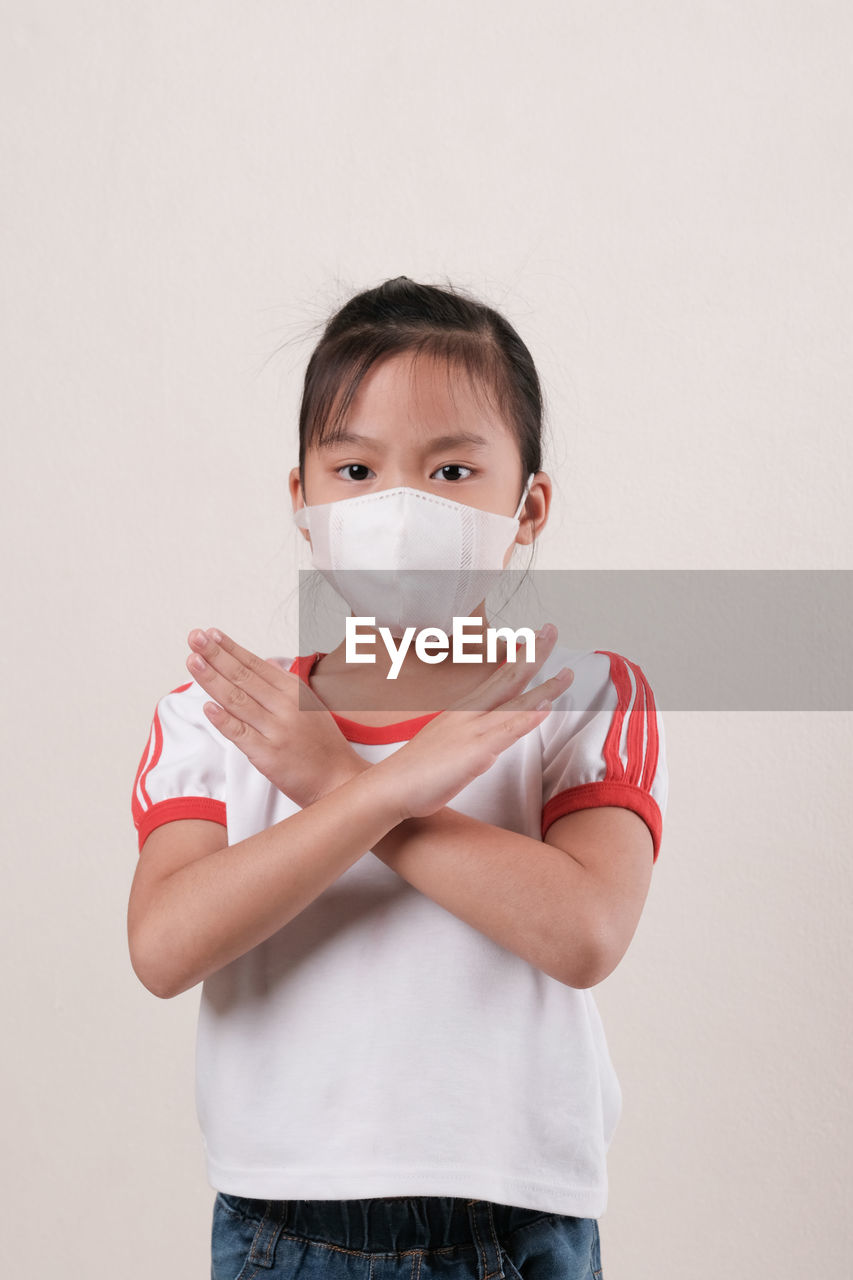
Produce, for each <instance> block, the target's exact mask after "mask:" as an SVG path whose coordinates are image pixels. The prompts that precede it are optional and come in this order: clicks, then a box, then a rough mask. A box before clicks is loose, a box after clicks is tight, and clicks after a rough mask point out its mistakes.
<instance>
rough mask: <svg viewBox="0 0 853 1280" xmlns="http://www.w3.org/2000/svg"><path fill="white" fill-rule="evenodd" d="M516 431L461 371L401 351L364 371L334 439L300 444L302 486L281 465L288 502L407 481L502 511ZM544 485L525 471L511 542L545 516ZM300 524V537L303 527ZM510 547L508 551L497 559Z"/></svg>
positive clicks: (513, 485) (511, 503) (511, 502)
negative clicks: (522, 498)
mask: <svg viewBox="0 0 853 1280" xmlns="http://www.w3.org/2000/svg"><path fill="white" fill-rule="evenodd" d="M521 471H522V462H521V455H520V453H519V448H518V444H517V442H516V439H515V436H514V435H513V434H512V432H511V431H510V429H509V427H508V426H507V424H506V423H505V422H504V421H503V420H502V419H501V418H500V417H499V416H498V414H497V413H496V411H495V410H492V409H491V408H490V407H489V405H488V403H485V402H481V400H479V399H478V398H477V396H476V395H475V393H474V391H473V389H472V388H471V386H470V384H469V381H468V378H467V377H465V376H459V375H454V373H453V372H452V371H451V373H450V377H449V378H448V372H447V365H446V364H445V363H444V362H443V361H439V360H435V359H433V358H431V357H424V356H420V357H417V358H414V359H413V358H412V355H411V353H409V352H402V353H400V354H399V355H395V356H391V357H389V358H388V359H386V360H384V361H382V362H381V363H380V364H378V365H374V366H373V367H372V368H371V369H369V370H368V372H367V374H366V375H365V377H364V379H363V380H362V382H361V384H360V386H359V388H358V391H357V392H356V395H355V398H354V400H353V402H352V405H351V407H350V412H349V417H348V421H347V424H346V432H345V435H344V436H343V438H342V439H340V440H338V441H337V442H335V443H334V444H327V445H324V446H322V447H321V448H319V449H318V448H316V447H315V448H311V449H307V450H306V452H305V495H304V500H303V495H302V491H301V489H300V485H299V468H298V467H294V468H293V470H292V471H291V473H290V478H289V484H290V493H291V498H292V501H293V509H294V511H296V510H298V509H299V507H302V506H304V505H305V502H307V503H310V504H311V505H312V506H316V505H319V504H320V503H325V502H337V501H338V500H339V499H342V498H353V497H356V496H357V495H358V494H361V493H377V492H378V491H379V490H381V489H393V488H396V487H397V486H398V485H408V486H409V487H410V488H412V489H423V490H425V491H426V492H428V493H436V494H439V495H440V496H441V497H445V498H450V499H451V500H453V501H455V502H465V503H467V504H468V505H469V506H471V507H479V508H481V509H482V510H484V511H495V512H498V513H499V514H501V515H507V516H511V515H512V514H513V512H514V511H515V509H516V507H517V506H518V500H519V497H520V496H521V489H522V485H523V483H524V480H525V479H526V477H523V476H522V474H521ZM550 490H551V485H550V481H549V480H548V477H547V476H546V474H545V472H544V471H540V472H538V473H537V475H536V476H535V477H534V479H533V482H532V484H531V486H530V492H529V494H528V498H527V501H526V503H525V509H524V510H523V511H521V512H519V520H520V522H521V523H520V526H519V530H518V535H517V537H516V542H519V543H521V544H523V545H524V544H527V543H530V542H532V541H533V538H534V536H535V534H538V532H539V531H540V529H541V528H542V526H543V525H544V523H545V519H546V517H547V511H548V506H549V503H550ZM300 532H301V533H302V534H303V535H304V537H306V538H308V531H307V530H305V529H303V530H300ZM511 553H512V546H510V547H509V548H508V550H507V553H506V557H505V559H504V566H506V564H507V563H508V561H509V558H510V555H511Z"/></svg>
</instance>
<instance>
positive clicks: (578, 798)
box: [542, 781, 663, 862]
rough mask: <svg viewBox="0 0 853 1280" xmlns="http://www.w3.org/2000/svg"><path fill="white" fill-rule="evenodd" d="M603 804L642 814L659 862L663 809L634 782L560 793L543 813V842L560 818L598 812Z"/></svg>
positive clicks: (598, 784) (593, 784)
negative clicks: (585, 812) (581, 810)
mask: <svg viewBox="0 0 853 1280" xmlns="http://www.w3.org/2000/svg"><path fill="white" fill-rule="evenodd" d="M599 805H617V806H618V807H619V808H622V809H633V811H634V813H637V814H639V815H640V817H641V818H642V819H643V821H644V822H645V824H646V826H647V827H648V828H649V831H651V833H652V843H653V845H654V855H653V858H652V861H653V862H657V860H658V851H659V850H660V842H661V831H662V829H663V819H662V816H661V811H660V807H659V806H658V802H657V801H656V800H655V798H654V797H653V796H650V795H649V793H648V791H643V789H642V788H641V787H637V786H635V785H634V784H633V783H631V782H611V781H604V782H585V783H583V784H582V785H581V786H579V787H569V788H568V790H566V791H558V792H557V794H556V795H555V796H552V797H551V799H550V800H549V801H548V802H547V803H546V805H545V807H544V808H543V810H542V839H543V840H544V839H545V832H546V831H547V830H548V828H549V827H550V825H551V823H552V822H556V820H557V818H564V817H565V816H566V814H567V813H575V812H576V810H578V809H595V808H597V807H598V806H599Z"/></svg>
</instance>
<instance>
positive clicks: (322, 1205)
mask: <svg viewBox="0 0 853 1280" xmlns="http://www.w3.org/2000/svg"><path fill="white" fill-rule="evenodd" d="M269 1208H270V1211H271V1214H272V1217H273V1218H274V1219H275V1220H276V1221H277V1222H278V1223H279V1224H280V1228H281V1230H282V1231H283V1232H285V1233H286V1234H292V1235H297V1236H302V1237H304V1238H305V1239H309V1240H321V1241H325V1242H327V1243H333V1244H337V1245H339V1246H340V1247H341V1248H344V1249H353V1250H358V1251H360V1252H365V1253H400V1252H403V1251H404V1250H406V1249H438V1248H441V1247H442V1246H448V1245H473V1246H474V1248H475V1249H477V1250H478V1251H479V1252H480V1253H481V1255H482V1260H483V1263H484V1270H483V1274H484V1276H489V1275H491V1274H492V1272H495V1273H496V1274H497V1273H498V1271H499V1270H500V1262H499V1260H498V1255H499V1241H498V1237H500V1236H505V1235H507V1234H508V1233H509V1232H510V1231H514V1230H515V1229H516V1228H517V1227H521V1226H525V1225H526V1224H527V1223H530V1222H534V1221H536V1220H537V1219H538V1218H541V1217H543V1216H545V1215H544V1214H543V1212H542V1211H541V1210H538V1209H522V1208H519V1207H518V1206H516V1205H503V1204H496V1203H494V1202H493V1201H490V1200H471V1199H467V1198H465V1197H462V1196H394V1197H388V1198H385V1199H382V1198H379V1197H368V1198H365V1199H360V1200H273V1201H270V1202H269Z"/></svg>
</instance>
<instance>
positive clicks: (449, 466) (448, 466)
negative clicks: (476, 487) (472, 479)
mask: <svg viewBox="0 0 853 1280" xmlns="http://www.w3.org/2000/svg"><path fill="white" fill-rule="evenodd" d="M438 469H439V471H467V472H468V473H469V474H470V472H471V468H470V467H465V466H463V465H462V463H461V462H447V463H445V465H444V466H443V467H439V468H438ZM441 478H442V480H458V479H460V477H459V476H448V475H443V476H442V477H441Z"/></svg>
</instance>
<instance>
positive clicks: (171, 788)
mask: <svg viewBox="0 0 853 1280" xmlns="http://www.w3.org/2000/svg"><path fill="white" fill-rule="evenodd" d="M208 700H209V698H208V695H207V694H206V693H205V691H204V690H203V689H202V688H201V686H200V685H198V684H196V682H195V681H194V680H191V681H189V683H188V684H182V685H179V686H178V688H177V689H173V690H172V691H171V693H167V694H166V695H165V696H164V697H162V698H161V699H160V701H159V702H158V703H157V706H156V708H155V710H154V717H153V719H152V721H151V728H150V731H149V734H148V742H147V743H146V745H145V750H144V751H143V753H142V758H141V760H140V761H139V767H138V769H137V771H136V778H135V779H134V783H133V796H132V799H131V811H132V814H133V824H134V826H135V827H136V832H137V836H138V841H139V850H140V851H141V850H142V846H143V844H144V843H145V841H146V839H147V838H148V836H149V835H150V834H151V832H152V831H153V830H154V828H155V827H159V826H161V825H162V824H163V823H164V822H174V821H175V820H176V819H178V818H204V819H206V820H207V821H209V822H220V823H221V824H222V825H223V826H224V827H227V820H226V810H225V742H226V739H225V738H223V736H222V734H220V733H219V731H218V730H217V729H215V728H214V727H213V725H212V724H211V723H210V721H209V720H208V719H207V717H206V716H205V714H204V712H203V711H202V707H203V705H204V703H205V701H208Z"/></svg>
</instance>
